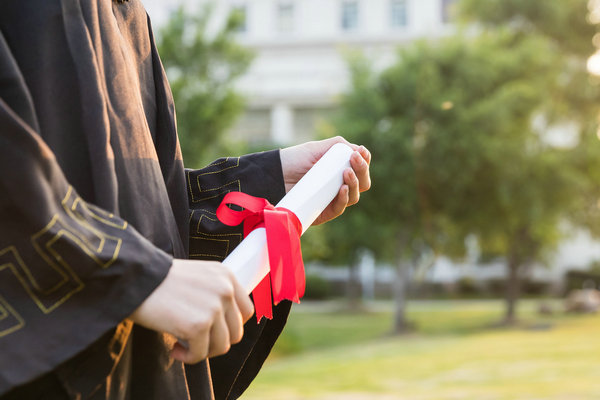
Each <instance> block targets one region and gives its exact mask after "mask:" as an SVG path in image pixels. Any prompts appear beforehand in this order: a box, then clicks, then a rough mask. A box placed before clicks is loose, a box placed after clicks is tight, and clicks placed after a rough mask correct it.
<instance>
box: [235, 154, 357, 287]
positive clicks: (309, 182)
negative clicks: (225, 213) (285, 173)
mask: <svg viewBox="0 0 600 400" xmlns="http://www.w3.org/2000/svg"><path fill="white" fill-rule="evenodd" d="M352 152H353V150H352V148H350V146H348V145H346V144H343V143H337V144H335V145H333V146H332V147H331V148H330V149H329V150H328V151H327V152H326V153H325V154H324V155H323V157H321V159H320V160H319V161H317V163H316V164H315V165H313V167H312V168H311V169H310V170H309V171H308V172H307V173H306V174H305V175H304V176H303V177H302V179H300V181H299V182H298V183H297V184H296V185H295V186H294V187H293V188H292V189H291V190H290V191H289V192H288V193H287V194H286V195H285V196H284V197H283V199H281V201H280V202H279V203H277V205H276V207H284V208H287V209H288V210H290V211H292V212H293V213H294V214H296V216H297V217H298V219H299V220H300V223H302V233H304V232H306V230H307V229H308V227H309V226H310V225H312V223H313V222H314V221H315V219H317V217H318V216H319V215H320V214H321V212H323V210H324V209H325V208H326V207H327V205H329V203H331V201H332V200H333V199H334V198H335V196H336V195H337V194H338V192H339V190H340V187H341V186H342V184H343V183H344V177H343V175H344V170H346V168H348V167H350V156H351V155H352ZM223 264H224V265H225V266H226V267H227V268H229V269H230V270H231V271H232V272H233V274H234V275H235V277H236V278H237V280H238V281H239V282H240V284H241V285H242V286H243V287H244V288H245V289H246V292H247V293H251V292H252V291H253V290H254V288H255V287H256V286H257V285H258V284H259V283H260V282H261V281H262V280H263V278H264V277H265V276H266V275H267V274H268V273H269V255H268V253H267V235H266V232H265V228H258V229H255V230H253V231H252V232H250V234H249V235H248V236H246V238H245V239H244V240H243V241H242V242H241V243H240V244H239V245H238V246H237V247H236V248H235V250H234V251H233V252H231V254H230V255H229V256H228V257H227V258H226V259H225V260H224V261H223Z"/></svg>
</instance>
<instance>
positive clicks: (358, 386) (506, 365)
mask: <svg viewBox="0 0 600 400" xmlns="http://www.w3.org/2000/svg"><path fill="white" fill-rule="evenodd" d="M535 305H536V304H535V303H534V302H526V303H524V304H523V306H522V307H521V308H520V316H521V317H522V318H523V319H524V320H526V321H528V322H527V323H525V324H524V325H522V326H521V327H519V328H514V329H491V328H490V327H489V326H490V323H492V322H494V321H496V320H498V318H499V317H500V316H501V312H502V304H501V303H500V302H489V301H483V302H482V301H476V302H456V301H455V302H424V303H414V304H413V306H412V307H411V309H410V311H409V312H410V316H411V318H412V320H413V321H414V322H415V323H416V325H417V326H419V329H418V330H417V331H416V332H415V333H413V334H410V335H407V336H402V337H390V336H386V333H387V332H388V330H389V324H390V323H391V322H390V318H391V314H390V313H389V312H379V313H374V314H359V315H349V314H345V313H341V312H329V313H319V312H307V311H304V312H302V310H301V309H299V310H298V311H299V312H297V313H294V314H292V316H291V318H290V321H289V326H288V327H286V331H288V328H289V331H290V332H285V333H284V336H283V337H282V339H283V341H286V340H287V341H290V340H291V339H290V338H289V335H292V337H293V338H294V339H293V340H295V342H296V350H295V351H296V354H295V355H289V353H288V355H287V356H285V357H284V355H285V354H284V353H282V352H280V351H279V350H277V352H278V353H279V358H275V359H274V360H271V361H268V362H267V365H266V366H265V367H264V368H263V371H262V372H261V374H259V376H258V378H257V379H256V381H255V382H254V383H253V384H252V386H251V388H250V389H249V391H248V392H247V393H246V394H245V395H244V396H243V397H242V398H243V399H249V400H251V399H261V400H270V399H278V400H286V399H328V400H329V399H351V400H362V399H386V400H387V399H419V400H420V399H431V400H433V399H436V400H437V399H440V400H444V399H494V400H495V399H569V400H571V399H597V398H600V379H599V378H600V359H599V356H600V341H599V340H598V339H597V336H598V332H600V317H598V316H578V317H565V316H557V317H551V318H548V317H546V318H542V319H540V318H538V317H536V316H535V313H534V310H535ZM528 326H536V327H538V328H540V327H541V328H546V329H535V330H533V329H527V327H528ZM286 337H287V339H286ZM278 346H279V345H278ZM276 354H277V353H276Z"/></svg>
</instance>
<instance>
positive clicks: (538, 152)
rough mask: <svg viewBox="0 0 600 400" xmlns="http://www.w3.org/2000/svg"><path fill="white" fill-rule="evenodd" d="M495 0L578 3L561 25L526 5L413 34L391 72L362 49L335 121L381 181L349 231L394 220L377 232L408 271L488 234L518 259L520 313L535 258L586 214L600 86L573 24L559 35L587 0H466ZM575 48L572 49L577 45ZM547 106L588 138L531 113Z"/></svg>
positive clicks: (513, 288) (493, 246)
mask: <svg viewBox="0 0 600 400" xmlns="http://www.w3.org/2000/svg"><path fill="white" fill-rule="evenodd" d="M484 3H485V4H486V5H489V7H491V8H490V9H489V10H488V9H487V8H486V10H487V11H486V12H488V14H485V15H490V16H492V17H494V18H495V17H497V16H498V15H504V14H506V15H513V14H511V13H510V12H501V11H499V10H498V9H504V7H516V8H519V7H521V8H523V10H529V8H528V7H526V5H528V6H530V7H533V5H532V4H533V3H535V4H537V9H538V11H539V9H540V8H542V9H543V8H544V5H546V4H550V3H552V6H549V8H551V9H552V10H551V11H548V10H545V11H547V13H548V14H549V15H552V16H554V18H555V19H558V18H559V16H558V15H556V13H559V12H560V9H561V7H562V8H569V9H568V10H563V11H564V15H563V17H564V18H565V21H566V22H565V21H563V22H562V23H561V24H559V23H558V22H557V21H556V20H553V19H552V18H549V19H548V21H547V22H546V23H543V24H542V23H540V26H542V27H544V28H547V29H550V28H552V27H554V26H555V25H556V26H557V27H558V28H557V29H556V31H553V34H552V35H551V34H542V33H540V32H538V29H537V28H536V29H535V30H533V28H531V27H529V28H527V29H524V28H523V29H521V28H520V25H519V24H520V23H522V22H520V21H522V19H523V18H524V17H522V18H521V17H519V18H516V20H517V21H518V22H519V23H517V22H515V19H514V18H511V19H510V20H509V21H505V23H496V22H495V21H494V22H493V28H490V29H484V28H482V27H480V28H479V30H478V32H477V34H475V35H474V34H473V33H472V31H468V32H467V33H462V32H459V33H458V34H457V35H455V36H452V37H450V38H446V39H442V40H440V41H437V42H426V41H422V42H418V43H416V44H414V45H411V46H409V47H407V48H405V49H402V50H400V52H399V56H398V61H397V62H396V64H395V65H393V66H392V67H391V68H389V69H388V70H386V71H384V72H383V73H382V74H381V75H379V76H374V74H369V73H368V72H365V71H368V68H364V65H363V66H361V64H360V63H358V64H357V63H355V66H354V75H353V76H354V81H353V86H352V89H351V91H350V92H349V93H348V94H347V95H346V96H345V98H344V99H343V101H342V118H340V120H339V121H338V122H337V124H336V126H337V128H338V130H339V132H340V133H343V134H344V135H346V136H348V137H349V138H350V139H351V140H353V141H356V142H360V143H364V144H365V145H367V146H368V147H369V148H370V149H371V151H372V153H373V160H374V161H373V165H372V168H371V171H372V178H373V187H372V189H371V191H370V193H369V194H368V195H367V196H365V199H364V200H363V204H362V205H361V207H360V208H359V209H357V210H356V211H354V210H353V212H358V213H364V214H365V217H364V218H363V221H368V222H367V223H366V224H364V223H363V224H362V225H361V226H351V224H352V223H353V220H352V219H346V220H344V221H340V222H341V223H343V224H349V225H348V226H347V227H346V229H341V230H342V231H345V232H348V231H350V230H351V229H360V231H361V232H363V233H364V235H365V236H369V237H371V235H375V234H382V233H384V234H385V235H386V239H385V240H381V241H372V240H369V244H368V246H370V247H372V250H373V251H374V252H375V253H376V254H377V255H378V256H379V258H380V259H381V258H394V259H395V263H396V265H397V269H398V271H399V272H400V273H399V274H398V275H399V278H401V279H402V278H404V279H405V276H406V274H405V273H402V271H406V269H407V268H406V265H408V264H410V263H411V260H414V259H415V258H417V257H419V255H420V253H421V252H422V249H427V248H429V249H433V251H435V252H436V253H443V254H447V255H450V256H453V257H458V256H461V254H462V253H463V252H464V246H463V245H462V243H463V242H464V238H465V237H466V236H467V235H469V234H474V235H476V237H477V238H478V241H479V244H480V246H481V248H482V251H483V252H484V253H488V254H489V253H492V254H499V255H501V256H502V257H503V258H504V259H505V260H506V265H507V292H506V304H507V307H506V315H505V322H507V323H512V322H514V320H515V304H516V301H517V298H518V293H519V291H518V286H519V279H520V275H521V273H522V271H523V269H524V267H526V266H527V265H530V264H531V263H533V262H537V261H542V262H543V261H544V260H545V259H546V257H547V256H548V255H549V254H551V252H552V250H553V249H554V248H555V247H556V245H557V244H558V243H559V241H560V240H561V238H562V237H563V232H564V230H563V229H562V225H563V223H564V222H565V221H566V220H574V219H572V218H571V217H573V216H574V215H576V214H577V212H573V210H578V209H581V208H582V203H583V200H582V199H591V198H593V196H594V193H592V192H591V191H590V190H591V189H593V188H594V183H595V186H598V185H597V183H598V182H597V181H595V182H593V181H592V180H591V179H590V178H593V177H592V176H590V174H589V171H590V170H592V171H596V172H595V174H596V175H597V174H598V172H597V171H599V170H600V168H598V167H600V165H598V161H599V160H600V158H594V157H593V155H596V154H598V150H599V149H598V147H599V143H598V141H597V140H596V141H591V140H590V139H589V138H590V132H592V131H593V132H594V133H595V132H596V129H597V121H596V119H595V118H594V119H591V120H590V118H589V117H590V113H591V112H592V111H594V112H597V110H596V104H597V103H595V101H596V100H597V98H598V91H597V88H595V87H590V85H589V84H588V76H587V73H586V71H585V69H584V67H583V68H582V66H581V61H584V58H582V56H581V55H582V54H584V50H583V47H582V46H580V45H578V43H577V40H575V39H573V38H572V37H571V34H570V33H569V34H568V35H567V36H569V37H568V38H566V39H565V40H564V41H560V40H558V39H557V37H560V26H564V25H565V24H566V25H569V26H570V25H574V24H575V23H574V22H573V21H574V20H576V21H578V22H577V23H578V24H579V25H581V24H586V22H585V12H584V13H583V14H582V13H581V12H580V11H581V7H580V5H581V3H582V1H567V2H544V3H543V5H542V3H541V2H539V1H538V2H534V1H521V0H519V1H516V0H515V1H504V0H497V1H493V0H490V1H486V2H480V1H476V0H474V1H471V2H469V1H466V2H465V5H464V6H463V8H462V10H463V13H464V15H475V14H476V15H483V11H482V10H483V8H485V7H484V6H483V4H484ZM559 3H560V4H562V6H557V5H556V4H559ZM469 7H471V8H469ZM493 7H496V8H493ZM571 8H573V9H571ZM476 9H477V10H479V11H475V10H476ZM523 12H524V11H523ZM519 15H521V14H519ZM535 15H538V14H535ZM565 16H566V17H565ZM575 16H578V17H577V18H575ZM561 18H562V17H561ZM560 21H562V20H560ZM490 24H492V22H490ZM523 24H524V23H523ZM524 26H529V24H524ZM572 30H574V31H581V32H585V34H589V33H590V30H589V29H588V28H580V27H574V28H573V29H572ZM540 31H541V28H540ZM590 39H591V37H588V40H590ZM563 49H573V50H572V51H571V53H569V54H570V55H568V56H565V53H564V51H563ZM583 65H585V62H584V64H583ZM588 110H589V112H588ZM540 116H541V117H543V119H544V120H545V121H546V122H547V123H548V124H551V123H553V122H555V121H559V120H561V119H567V120H568V121H574V122H575V123H576V125H577V127H578V128H579V131H580V132H579V133H580V134H581V140H580V142H579V145H578V146H576V147H574V148H560V147H555V146H553V145H551V144H550V143H549V142H548V141H547V138H546V136H545V133H544V132H543V131H542V132H540V129H539V128H536V127H535V126H534V124H533V123H532V122H533V120H534V119H536V118H539V117H540ZM595 190H596V191H597V188H596V189H595ZM596 199H597V197H596ZM596 214H597V212H596ZM588 215H589V214H588ZM580 220H581V219H580ZM333 238H334V240H335V237H334V236H333ZM390 241H393V243H394V244H390V243H391V242H390ZM390 250H393V251H390ZM401 313H402V312H401V311H400V314H401ZM398 318H399V317H397V319H398ZM401 325H402V324H401V323H400V324H397V326H396V328H397V329H398V328H401Z"/></svg>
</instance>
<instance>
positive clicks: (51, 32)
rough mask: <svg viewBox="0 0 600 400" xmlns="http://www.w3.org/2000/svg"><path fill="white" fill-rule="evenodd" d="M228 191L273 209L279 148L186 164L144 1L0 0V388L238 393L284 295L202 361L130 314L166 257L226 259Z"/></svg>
mask: <svg viewBox="0 0 600 400" xmlns="http://www.w3.org/2000/svg"><path fill="white" fill-rule="evenodd" d="M234 190H235V191H244V192H247V193H250V194H252V195H256V196H262V197H266V198H268V199H269V200H270V201H271V202H272V203H276V202H277V201H278V200H279V199H280V198H281V197H282V196H283V194H284V191H285V189H284V186H283V178H282V173H281V165H280V160H279V153H278V152H277V151H273V152H266V153H260V154H254V155H248V156H244V157H239V158H237V157H236V158H226V159H222V160H218V161H216V162H215V163H213V164H211V165H209V166H208V167H206V168H205V169H202V170H198V171H185V170H184V169H183V163H182V159H181V152H180V150H179V144H178V141H177V135H176V129H175V114H174V108H173V101H172V98H171V94H170V89H169V87H168V84H167V81H166V78H165V75H164V71H163V68H162V65H161V63H160V60H159V57H158V54H157V51H156V48H155V45H154V41H153V38H152V30H151V27H150V23H149V21H148V18H147V15H146V13H145V11H144V9H143V6H142V5H141V3H140V2H139V0H131V1H129V2H125V3H122V4H118V3H116V2H113V1H111V0H26V1H8V0H2V2H0V397H2V398H3V399H4V397H3V395H5V396H6V398H17V399H21V400H23V399H29V398H32V399H33V398H36V399H37V398H39V396H40V395H43V397H41V398H48V399H54V398H57V399H59V398H61V399H62V398H72V399H88V398H89V399H145V400H147V399H150V400H151V399H161V400H164V399H169V400H171V399H173V400H179V399H210V398H212V396H213V386H214V394H215V397H216V398H218V399H225V398H236V397H238V396H239V395H240V394H241V393H242V392H243V391H244V389H245V388H246V387H247V386H248V384H249V383H250V381H251V380H252V379H253V378H254V376H255V375H256V373H257V372H258V369H260V367H261V365H262V363H263V362H264V360H265V358H266V356H267V355H268V353H269V351H270V349H271V347H272V345H273V343H274V342H275V340H276V339H277V336H278V335H279V333H280V331H281V329H282V327H283V325H284V323H285V320H286V318H287V314H288V312H289V307H290V305H289V303H287V302H286V303H282V304H280V305H279V306H278V307H276V308H275V310H274V312H275V318H274V319H273V320H272V321H265V320H263V322H262V323H261V324H260V325H257V324H256V321H255V320H251V321H249V322H248V323H247V324H246V331H245V336H244V340H243V341H242V342H241V343H240V344H238V345H235V346H234V347H233V348H232V349H231V351H230V352H229V353H228V354H227V355H225V356H221V357H218V358H215V359H213V360H211V362H210V364H211V368H209V363H208V361H205V362H201V363H199V364H196V365H193V366H185V367H184V365H183V364H182V363H179V362H176V361H173V360H172V359H169V357H168V349H169V345H170V344H171V343H170V341H171V340H172V339H171V338H170V337H169V336H168V335H162V334H159V333H156V332H153V331H150V330H146V329H144V328H142V327H139V326H135V325H133V324H132V323H131V322H130V321H128V320H126V318H127V316H128V315H129V314H130V313H131V312H132V311H133V310H134V309H135V308H136V307H137V306H138V305H139V304H140V303H141V302H142V301H143V300H144V299H145V298H146V297H147V296H148V295H149V294H150V293H151V292H152V290H153V289H154V288H156V286H157V285H158V284H159V283H160V282H161V281H162V279H164V277H165V276H166V274H167V272H168V269H169V267H170V265H171V262H172V257H179V258H185V257H187V256H188V254H190V255H191V256H192V257H196V258H202V259H212V260H222V259H223V258H224V257H225V256H226V255H227V254H228V253H229V252H230V251H231V250H232V249H233V248H234V247H235V245H237V244H238V243H239V242H240V240H241V229H240V228H230V227H225V226H223V225H222V224H220V223H219V222H218V221H217V220H216V218H215V210H216V207H217V205H218V204H219V202H220V200H221V199H222V197H223V195H224V194H225V193H227V192H229V191H234ZM188 248H189V250H188ZM211 372H212V385H211Z"/></svg>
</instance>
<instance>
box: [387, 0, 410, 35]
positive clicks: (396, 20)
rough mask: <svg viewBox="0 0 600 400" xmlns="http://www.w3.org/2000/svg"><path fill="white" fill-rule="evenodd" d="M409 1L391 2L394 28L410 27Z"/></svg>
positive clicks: (397, 0) (392, 0) (393, 0)
mask: <svg viewBox="0 0 600 400" xmlns="http://www.w3.org/2000/svg"><path fill="white" fill-rule="evenodd" d="M407 3H408V1H407V0H391V3H390V5H391V12H390V15H391V17H392V21H391V22H392V27H393V28H404V27H406V26H407V25H408V4H407Z"/></svg>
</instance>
